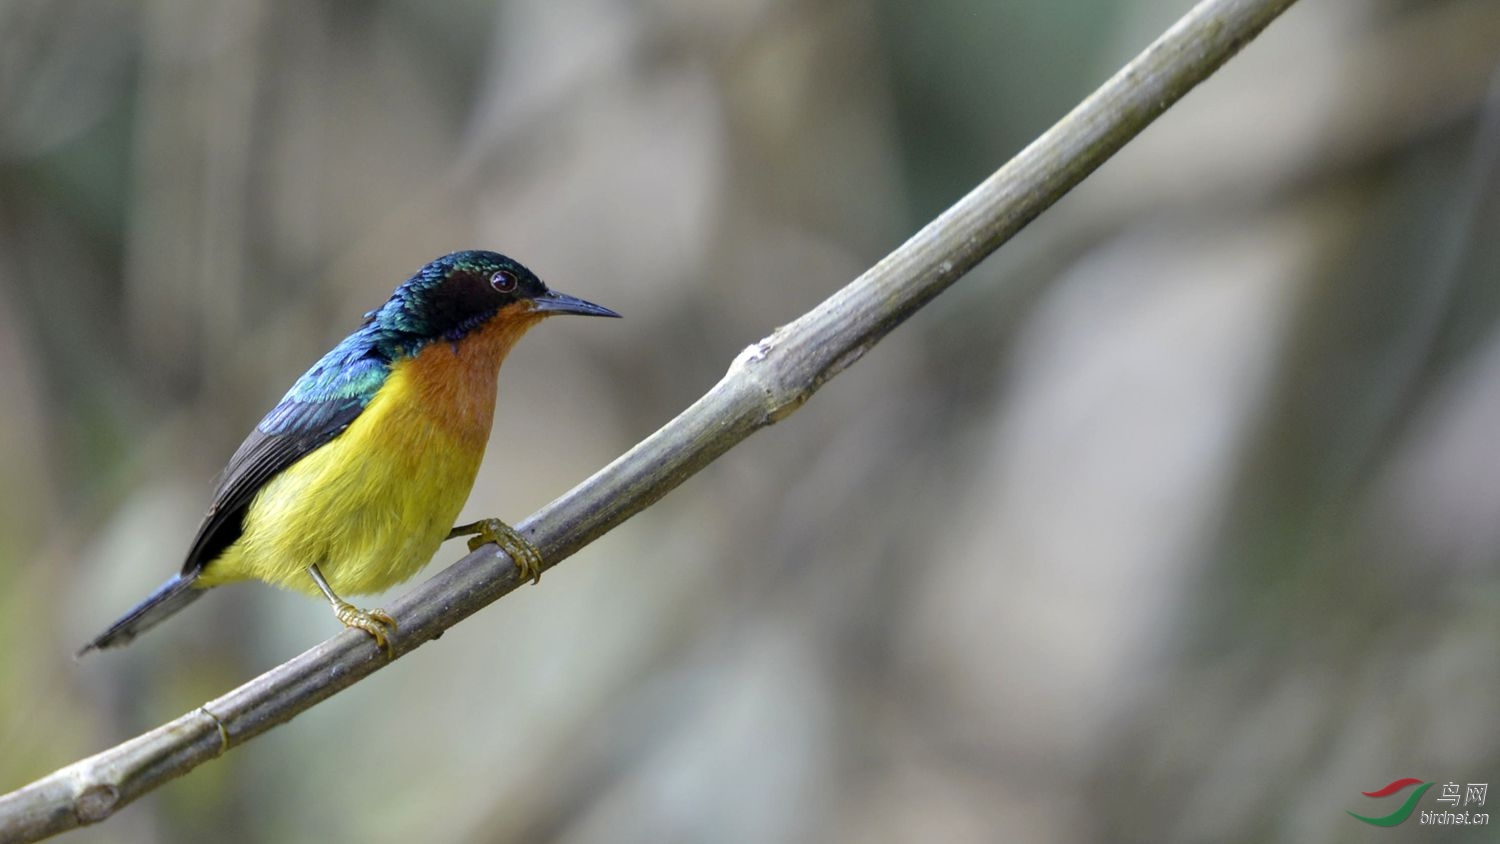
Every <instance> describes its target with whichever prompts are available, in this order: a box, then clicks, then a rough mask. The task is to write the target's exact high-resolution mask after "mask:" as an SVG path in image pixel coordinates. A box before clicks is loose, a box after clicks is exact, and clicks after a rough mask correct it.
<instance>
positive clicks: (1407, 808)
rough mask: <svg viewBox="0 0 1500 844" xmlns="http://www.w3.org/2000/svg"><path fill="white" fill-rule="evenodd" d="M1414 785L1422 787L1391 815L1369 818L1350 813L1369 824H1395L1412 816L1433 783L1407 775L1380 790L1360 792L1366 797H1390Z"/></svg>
mask: <svg viewBox="0 0 1500 844" xmlns="http://www.w3.org/2000/svg"><path fill="white" fill-rule="evenodd" d="M1414 785H1420V786H1421V788H1419V789H1417V790H1416V791H1413V792H1412V793H1411V796H1410V797H1408V798H1406V802H1405V803H1403V804H1402V805H1401V808H1399V809H1397V810H1396V811H1394V812H1391V813H1390V814H1389V815H1384V816H1382V817H1378V818H1367V817H1365V816H1364V815H1355V814H1354V813H1353V812H1350V813H1349V814H1351V815H1354V817H1356V818H1359V819H1360V820H1362V821H1364V822H1365V823H1367V824H1371V825H1372V826H1395V825H1397V824H1399V823H1401V822H1402V821H1404V820H1406V819H1407V818H1409V817H1411V813H1412V812H1414V811H1416V810H1417V801H1418V800H1421V799H1422V795H1423V794H1426V793H1427V789H1429V788H1432V783H1430V782H1422V781H1421V780H1419V779H1417V778H1416V777H1407V778H1405V779H1399V780H1396V781H1395V782H1393V783H1391V784H1390V785H1388V786H1386V787H1385V788H1382V789H1380V790H1379V791H1361V792H1360V794H1363V795H1364V796H1366V797H1377V798H1378V797H1390V796H1391V795H1392V794H1395V793H1396V792H1398V791H1405V790H1406V789H1408V788H1411V787H1412V786H1414Z"/></svg>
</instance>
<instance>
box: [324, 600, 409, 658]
mask: <svg viewBox="0 0 1500 844" xmlns="http://www.w3.org/2000/svg"><path fill="white" fill-rule="evenodd" d="M333 614H334V615H336V616H338V618H339V621H340V622H342V623H343V625H344V626H345V627H355V628H358V629H360V630H363V631H365V632H366V633H369V634H370V636H371V637H372V638H374V639H375V644H377V645H379V646H380V649H381V650H383V651H385V652H386V653H387V654H389V653H390V652H391V642H390V639H389V638H387V636H388V635H389V634H391V633H395V632H396V619H394V618H391V616H390V614H389V613H387V612H386V611H385V610H362V609H360V608H359V607H356V606H354V605H353V604H351V603H349V602H348V601H339V602H338V603H336V604H334V605H333Z"/></svg>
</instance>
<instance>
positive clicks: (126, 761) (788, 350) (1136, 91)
mask: <svg viewBox="0 0 1500 844" xmlns="http://www.w3.org/2000/svg"><path fill="white" fill-rule="evenodd" d="M1291 3H1292V0H1205V2H1202V3H1200V4H1199V5H1198V6H1197V7H1195V8H1194V9H1193V10H1192V11H1191V12H1189V13H1188V15H1187V16H1186V17H1184V18H1183V19H1182V20H1181V21H1179V22H1178V23H1177V24H1176V25H1175V26H1173V27H1172V29H1170V30H1169V31H1168V32H1166V33H1165V34H1164V35H1162V36H1161V37H1160V38H1159V39H1157V41H1156V42H1155V43H1154V44H1152V45H1151V46H1150V47H1148V48H1147V49H1146V51H1145V52H1143V53H1141V54H1140V55H1139V56H1138V57H1136V58H1135V60H1134V61H1132V62H1131V63H1130V64H1128V65H1127V66H1126V67H1125V68H1124V69H1122V70H1121V71H1120V72H1119V73H1117V74H1115V76H1114V77H1113V78H1111V79H1110V80H1109V81H1108V82H1106V83H1105V84H1104V85H1103V86H1102V87H1101V88H1099V90H1098V91H1096V92H1094V94H1093V95H1092V96H1090V97H1089V98H1088V99H1087V100H1085V101H1084V102H1083V103H1082V104H1080V105H1079V106H1078V107H1077V108H1075V109H1074V110H1073V111H1072V112H1071V113H1070V114H1068V115H1067V116H1066V117H1064V118H1063V119H1062V120H1061V121H1059V122H1058V123H1057V124H1056V125H1055V126H1053V127H1052V128H1051V129H1050V130H1049V131H1048V132H1047V133H1046V134H1044V135H1042V136H1041V137H1040V138H1038V139H1037V140H1036V141H1035V142H1033V143H1032V144H1031V145H1030V146H1028V147H1027V148H1026V149H1025V150H1023V151H1022V152H1021V153H1020V154H1019V155H1017V156H1016V157H1015V158H1014V159H1012V160H1011V161H1010V162H1009V163H1007V164H1006V165H1005V166H1004V167H1002V168H1001V169H1000V170H999V171H997V172H996V173H995V174H994V175H992V176H990V177H989V178H988V179H986V180H985V181H984V182H983V183H981V184H980V185H979V186H978V187H977V188H975V189H974V190H973V191H971V192H970V193H969V194H968V195H967V196H965V197H964V198H963V199H962V200H960V201H959V202H958V203H957V204H955V205H954V206H953V207H951V208H949V209H948V210H947V211H945V212H944V213H943V214H942V215H941V216H939V217H938V218H937V219H935V220H933V221H932V222H931V223H929V224H928V225H927V226H925V227H924V228H923V229H922V230H921V231H919V232H918V233H917V234H916V235H915V236H913V237H912V238H911V239H910V240H908V241H907V242H906V243H905V244H903V245H902V246H901V247H900V248H899V249H897V250H896V251H895V252H892V253H891V254H890V255H888V256H886V258H885V259H883V260H882V261H880V263H878V264H876V265H875V266H874V267H871V268H870V269H869V270H868V271H867V272H865V273H864V274H863V275H861V276H860V277H859V278H857V279H855V280H854V281H853V282H852V283H850V284H849V285H848V286H846V287H844V288H843V289H842V290H839V291H838V292H837V293H835V294H834V295H833V296H831V297H829V298H828V299H827V300H825V301H824V302H823V303H822V304H820V305H818V306H817V307H816V308H814V309H813V310H811V311H809V312H808V313H807V314H805V315H803V316H802V317H801V318H800V319H798V320H797V321H796V322H793V323H791V324H789V325H786V326H783V327H781V328H779V329H777V330H776V331H775V332H773V333H772V334H771V335H770V336H769V337H767V338H765V339H763V340H761V341H760V342H758V343H756V344H754V345H752V346H750V347H749V348H747V349H746V350H745V351H744V352H743V353H741V354H740V355H739V356H738V357H737V358H736V359H735V360H734V362H733V363H732V364H731V366H730V367H729V371H728V373H727V374H726V375H725V376H724V378H723V379H722V380H720V381H719V383H718V384H716V385H715V386H714V387H713V389H711V390H709V392H708V393H707V394H706V395H704V396H703V397H702V398H700V399H699V400H698V401H697V402H695V403H694V404H693V405H692V406H690V407H689V408H687V409H686V410H685V411H683V412H682V413H681V415H679V416H678V417H677V418H676V419H673V420H672V421H671V422H669V423H667V425H666V426H664V427H663V428H661V429H660V430H658V431H657V432H656V433H654V434H652V435H651V436H649V437H647V438H646V439H645V440H643V441H642V442H641V443H640V444H638V445H637V446H636V447H635V448H632V449H631V450H630V451H629V452H627V453H626V454H624V455H623V456H621V457H620V458H618V459H617V460H615V461H614V462H613V463H611V464H609V465H608V466H606V467H604V468H603V469H601V470H600V471H599V472H597V473H596V474H595V475H594V476H593V477H591V478H589V479H588V480H586V481H584V482H583V483H582V484H579V485H578V486H577V487H576V488H575V489H573V490H572V491H570V492H568V493H567V494H566V495H564V496H562V497H561V498H559V499H557V500H556V501H554V502H552V503H551V504H549V505H547V506H546V507H544V508H543V509H542V510H540V511H538V512H537V513H536V514H534V515H533V516H532V517H531V518H530V519H528V520H527V521H525V522H524V523H522V525H521V526H520V527H521V530H522V531H523V532H525V533H526V534H527V535H528V536H530V537H531V540H532V541H533V542H534V543H535V544H536V546H537V548H538V549H539V550H540V551H541V552H542V555H543V557H544V558H545V559H546V561H547V565H548V566H549V567H550V566H553V565H556V564H557V563H558V562H560V561H562V560H563V559H565V558H566V557H568V556H569V555H571V554H573V553H574V552H576V551H577V550H578V549H580V548H582V547H583V546H584V545H587V544H588V543H590V542H592V541H594V540H595V539H597V538H598V537H600V536H601V535H603V534H604V533H606V532H607V531H609V530H610V529H611V528H613V527H615V526H616V525H618V524H620V523H621V522H623V521H625V520H626V519H628V518H629V517H630V516H632V515H634V514H635V513H638V512H640V511H641V510H642V509H644V508H646V507H648V506H650V505H651V504H652V503H654V502H655V501H656V500H657V499H659V498H661V497H662V496H663V495H666V494H667V493H668V492H669V491H671V490H672V489H673V488H675V487H676V486H677V485H678V484H680V483H682V482H683V481H684V480H686V479H687V478H688V477H690V476H692V475H693V474H694V473H695V472H697V471H698V470H699V469H701V468H703V467H704V466H706V465H708V464H709V463H710V462H712V461H713V460H714V459H715V458H717V457H718V456H719V455H721V454H723V453H724V452H725V451H727V450H729V449H730V448H732V447H733V446H734V445H735V444H737V443H739V442H740V441H741V440H743V439H744V438H745V437H747V436H749V435H750V434H751V433H753V432H755V431H756V430H759V429H760V428H763V427H766V426H768V425H772V424H774V423H776V422H778V421H780V420H782V419H784V418H786V417H787V416H788V415H790V414H791V413H792V412H793V411H795V410H796V409H797V408H798V407H800V406H801V405H802V404H803V403H804V402H806V401H807V400H808V398H810V397H811V396H812V394H813V393H814V392H816V391H817V390H818V388H819V387H821V386H822V385H823V383H824V382H826V381H827V380H828V379H830V378H832V377H833V376H835V375H837V374H839V373H840V372H842V371H843V370H844V369H845V368H846V367H848V366H849V365H850V364H851V363H853V362H854V361H856V360H858V359H859V358H860V357H861V356H862V355H863V354H864V353H865V351H867V350H868V349H869V348H870V347H872V346H874V345H875V344H876V343H877V342H879V341H880V339H881V338H882V337H884V336H885V334H886V333H887V332H889V331H890V330H891V329H893V328H895V327H896V326H897V325H900V324H901V323H902V322H903V321H904V320H905V319H906V318H907V317H909V316H911V315H912V314H913V313H915V312H916V311H917V309H919V308H921V307H922V306H923V305H924V304H926V303H927V302H928V301H930V300H931V299H932V298H933V297H935V296H937V295H938V294H939V293H941V292H942V291H943V290H945V289H946V288H947V287H948V286H949V285H951V284H952V283H953V282H954V281H956V280H958V278H959V277H961V276H962V275H963V274H964V273H966V272H968V271H969V270H970V269H971V268H972V267H973V266H974V265H975V264H977V263H978V262H979V261H981V260H982V259H983V258H984V257H985V256H987V255H989V254H990V253H991V252H993V251H994V250H995V249H996V248H998V247H999V246H1000V245H1001V244H1002V243H1004V242H1005V241H1006V240H1008V239H1009V238H1010V237H1011V236H1013V235H1014V234H1015V233H1016V232H1018V231H1019V230H1020V229H1021V228H1022V227H1023V226H1025V225H1026V224H1027V223H1028V222H1030V221H1031V220H1032V219H1033V218H1035V217H1036V216H1037V215H1038V214H1040V213H1041V212H1042V211H1044V210H1045V209H1046V208H1047V207H1048V206H1050V205H1051V204H1052V203H1054V202H1056V201H1057V199H1058V198H1059V197H1061V196H1062V195H1063V194H1065V193H1066V192H1067V191H1068V190H1070V189H1071V188H1072V187H1073V186H1074V185H1076V184H1078V182H1079V181H1081V180H1082V179H1083V178H1084V177H1085V176H1087V175H1088V174H1089V173H1090V172H1092V171H1093V170H1094V169H1095V168H1096V167H1098V166H1099V165H1100V164H1101V163H1103V162H1104V161H1105V160H1106V159H1108V158H1109V157H1110V156H1111V155H1113V154H1114V153H1115V152H1116V151H1117V150H1119V149H1120V147H1121V146H1123V145H1124V144H1125V143H1126V142H1127V141H1128V140H1130V139H1131V138H1132V137H1134V136H1135V135H1136V134H1137V133H1139V132H1140V131H1141V130H1142V129H1144V128H1145V127H1146V126H1147V125H1148V124H1149V123H1150V122H1151V121H1152V120H1154V119H1155V118H1156V117H1157V116H1158V115H1160V114H1161V113H1162V112H1163V111H1165V110H1166V109H1167V108H1168V107H1170V106H1171V105H1172V104H1173V103H1175V102H1176V101H1177V100H1178V99H1180V98H1181V97H1182V96H1183V95H1184V94H1185V93H1187V92H1188V90H1190V89H1191V88H1192V87H1193V86H1194V85H1196V84H1197V83H1198V82H1200V81H1202V80H1203V79H1204V78H1206V77H1207V76H1208V75H1209V74H1211V73H1212V72H1213V71H1214V70H1216V69H1217V68H1218V67H1219V66H1220V65H1221V64H1223V63H1224V62H1225V61H1226V60H1227V59H1228V58H1229V57H1230V56H1232V55H1234V53H1235V52H1236V51H1238V50H1239V48H1240V47H1242V46H1243V45H1244V44H1245V43H1247V42H1248V41H1249V40H1250V39H1251V38H1253V37H1255V36H1256V35H1257V34H1258V33H1259V32H1260V31H1261V30H1262V29H1263V28H1264V27H1265V26H1266V25H1267V24H1269V23H1270V22H1271V21H1272V20H1273V19H1274V18H1275V17H1276V16H1277V15H1278V14H1280V13H1281V12H1282V11H1283V10H1284V9H1286V7H1288V6H1290V5H1291ZM518 585H519V584H518V582H517V578H516V569H515V568H514V566H512V564H511V562H510V560H509V559H508V558H507V557H505V556H504V555H503V554H502V553H500V552H499V551H497V550H496V549H495V548H494V546H486V547H484V548H481V549H480V550H479V551H477V552H474V553H472V554H470V555H468V556H467V557H464V558H463V559H462V560H460V561H459V562H457V563H455V564H454V565H453V566H451V567H449V568H447V569H445V570H443V571H441V572H439V573H438V574H437V575H436V576H434V577H433V578H432V579H430V580H428V581H426V582H424V583H422V584H421V585H419V586H418V587H417V588H415V589H414V590H412V591H411V592H410V593H408V594H407V595H405V596H403V597H402V598H401V599H400V600H399V601H397V602H396V603H395V604H394V605H393V606H391V607H390V609H391V611H392V613H393V614H394V615H395V616H396V617H397V618H399V619H400V620H401V631H400V634H399V635H398V636H396V637H394V639H393V641H392V644H393V648H394V653H393V655H392V659H395V658H399V657H400V656H404V655H405V654H406V653H408V652H410V651H412V650H415V649H416V648H417V647H419V646H420V645H421V644H423V643H424V642H426V641H428V640H430V639H434V638H437V637H438V636H439V635H441V634H442V632H443V631H444V630H447V629H448V628H449V627H451V626H453V625H454V624H457V623H458V622H459V621H460V620H462V619H463V618H465V617H466V616H468V615H470V614H471V613H474V612H476V611H477V610H479V609H480V608H481V607H484V606H485V605H487V604H489V603H491V602H492V601H495V600H497V599H499V598H500V597H501V596H503V595H505V594H506V593H508V592H510V591H511V590H512V589H515V588H516V586H518ZM387 664H388V661H387V660H386V658H385V657H384V656H382V654H381V653H380V651H379V649H377V648H376V647H375V646H374V645H373V644H372V642H371V640H370V638H369V637H368V636H366V635H365V634H363V633H360V632H358V631H345V632H344V633H342V634H340V635H338V636H335V637H333V638H331V639H329V640H328V641H325V642H323V643H322V644H320V645H318V646H317V647H314V648H312V649H311V650H309V651H307V652H305V653H303V654H301V655H300V656H297V657H295V658H293V659H291V660H290V661H288V662H286V663H284V664H282V665H281V666H279V667H277V668H275V669H272V670H271V671H268V672H266V673H265V674H263V675H261V676H260V677H257V678H256V679H254V680H252V681H250V682H249V683H246V684H245V685H243V686H241V687H239V688H237V689H235V690H234V691H231V692H230V693H228V694H226V695H224V696H223V697H220V698H218V699H217V700H213V701H210V702H209V703H207V704H205V705H204V706H202V707H200V708H199V709H196V710H194V711H192V712H189V713H187V714H186V715H183V716H182V717H180V718H178V719H177V720H175V721H172V722H171V723H168V724H165V725H163V726H161V727H158V728H156V729H154V730H152V731H150V732H148V733H145V734H143V735H141V736H138V737H136V738H134V739H131V740H130V741H127V742H125V743H124V744H121V745H119V746H117V747H113V748H111V749H109V750H106V751H104V752H102V753H99V754H97V755H95V756H91V757H89V758H87V759H84V760H82V761H80V762H77V763H74V764H72V765H69V766H68V767H66V768H63V769H61V770H59V771H57V772H55V773H53V774H51V775H49V776H47V777H45V778H43V779H41V780H38V781H37V782H35V783H32V784H31V785H28V786H26V787H25V788H22V789H20V790H19V791H15V792H13V793H11V794H8V795H5V796H4V797H0V841H6V842H10V841H35V840H38V839H41V838H44V837H47V836H49V835H53V834H55V833H58V832H62V831H63V830H67V829H71V828H73V827H76V826H79V825H83V824H91V823H96V822H98V821H101V820H104V819H105V818H107V817H109V816H110V815H112V814H113V813H114V812H115V811H117V810H118V809H120V807H122V806H124V805H125V804H127V803H129V802H130V801H132V800H134V799H135V798H137V797H139V796H141V795H142V794H145V793H146V792H148V791H150V790H152V789H154V788H156V787H158V786H160V785H162V784H163V783H165V782H167V781H168V780H171V779H173V778H175V777H179V776H182V775H183V774H185V773H187V772H188V771H190V770H192V769H193V768H195V767H197V766H198V765H200V764H202V763H204V762H206V761H208V760H209V759H212V758H214V757H216V756H218V755H219V754H221V753H223V752H224V751H225V750H227V749H229V748H230V747H233V746H235V745H238V744H241V743H243V742H245V741H248V740H249V739H251V738H254V737H255V736H258V735H260V734H261V733H264V732H265V731H267V730H269V729H271V728H272V727H274V726H276V725H278V724H282V723H285V722H286V721H289V720H291V719H292V718H293V717H294V716H296V715H297V714H298V713H300V712H302V711H304V710H306V709H308V708H309V707H311V706H313V705H314V704H316V703H317V702H319V701H321V700H323V699H324V698H327V697H329V696H330V695H333V694H334V693H336V692H338V691H340V690H341V689H345V688H347V687H349V686H351V685H353V684H354V683H356V682H358V681H359V680H360V679H362V678H363V677H365V676H367V675H369V674H371V673H373V672H374V671H377V670H379V669H380V668H383V667H384V666H385V665H387Z"/></svg>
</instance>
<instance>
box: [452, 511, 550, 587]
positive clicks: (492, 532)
mask: <svg viewBox="0 0 1500 844" xmlns="http://www.w3.org/2000/svg"><path fill="white" fill-rule="evenodd" d="M460 536H470V537H472V538H471V539H470V540H469V550H470V551H478V550H479V546H481V545H486V544H488V543H491V542H493V543H495V544H496V545H499V546H500V547H501V548H502V549H504V551H505V553H507V554H509V555H510V558H511V560H512V561H514V562H515V564H516V568H518V569H520V571H521V579H522V580H530V581H531V582H532V583H540V582H541V580H542V552H540V551H538V550H536V546H535V545H532V544H531V541H530V540H528V539H527V538H526V537H524V536H522V535H521V532H520V531H518V530H516V529H515V528H513V527H511V526H510V525H508V524H506V523H505V522H502V521H500V520H499V519H480V520H479V521H477V522H470V523H469V524H466V525H459V526H458V527H456V528H454V529H453V530H451V531H449V532H448V538H449V539H456V538H458V537H460Z"/></svg>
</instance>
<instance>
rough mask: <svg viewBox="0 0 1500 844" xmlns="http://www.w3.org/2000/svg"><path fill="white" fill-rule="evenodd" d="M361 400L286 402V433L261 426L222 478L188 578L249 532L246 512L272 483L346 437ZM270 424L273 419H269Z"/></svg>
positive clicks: (282, 412)
mask: <svg viewBox="0 0 1500 844" xmlns="http://www.w3.org/2000/svg"><path fill="white" fill-rule="evenodd" d="M364 405H365V403H364V402H363V401H360V400H359V399H357V398H346V399H341V400H337V401H318V402H305V403H304V402H283V403H282V404H281V405H279V406H278V407H277V408H276V410H275V411H272V414H273V415H274V416H277V418H279V419H280V420H282V422H283V424H281V425H279V426H278V427H281V428H282V430H281V432H280V433H274V434H268V433H265V432H264V431H263V430H261V428H262V427H264V426H265V423H264V422H263V423H262V425H261V427H257V428H256V429H255V430H254V431H252V432H251V433H250V436H249V437H247V438H246V439H245V441H244V442H243V443H241V444H240V447H239V448H238V449H236V450H235V452H234V456H233V457H231V458H229V465H228V466H226V467H225V468H224V471H223V473H221V474H220V475H219V482H218V484H217V485H216V487H215V489H214V500H213V504H212V505H211V506H210V507H209V508H208V514H207V515H205V516H204V517H203V524H201V525H199V526H198V534H197V536H195V537H193V545H192V547H191V548H190V549H189V550H188V554H187V560H186V561H185V562H184V563H183V564H182V574H183V576H185V577H192V576H194V575H196V574H197V573H198V572H200V571H202V570H203V567H204V566H205V565H207V564H208V563H210V562H212V561H213V560H214V558H216V557H218V556H219V555H220V554H221V553H223V552H224V549H225V548H228V547H229V546H230V545H232V544H234V541H235V540H236V539H239V538H240V534H241V532H243V530H244V519H245V511H246V510H247V509H249V507H250V502H251V501H253V500H254V499H255V494H256V493H257V492H260V490H261V487H263V486H265V485H266V482H267V481H269V480H271V478H274V477H275V476H276V475H277V474H279V473H280V472H281V471H282V470H283V469H286V468H287V467H288V466H291V465H292V464H293V463H296V462H297V461H298V460H300V459H301V458H302V457H303V456H304V455H306V454H308V453H309V452H311V451H313V450H314V449H316V448H318V447H319V446H321V445H323V444H324V443H327V442H328V441H329V440H331V439H333V438H334V437H336V436H338V435H339V434H341V433H343V431H344V429H345V428H348V427H349V424H350V423H352V422H353V421H354V419H355V418H356V417H357V416H359V414H360V411H362V410H364ZM267 418H268V419H270V418H271V417H267Z"/></svg>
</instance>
